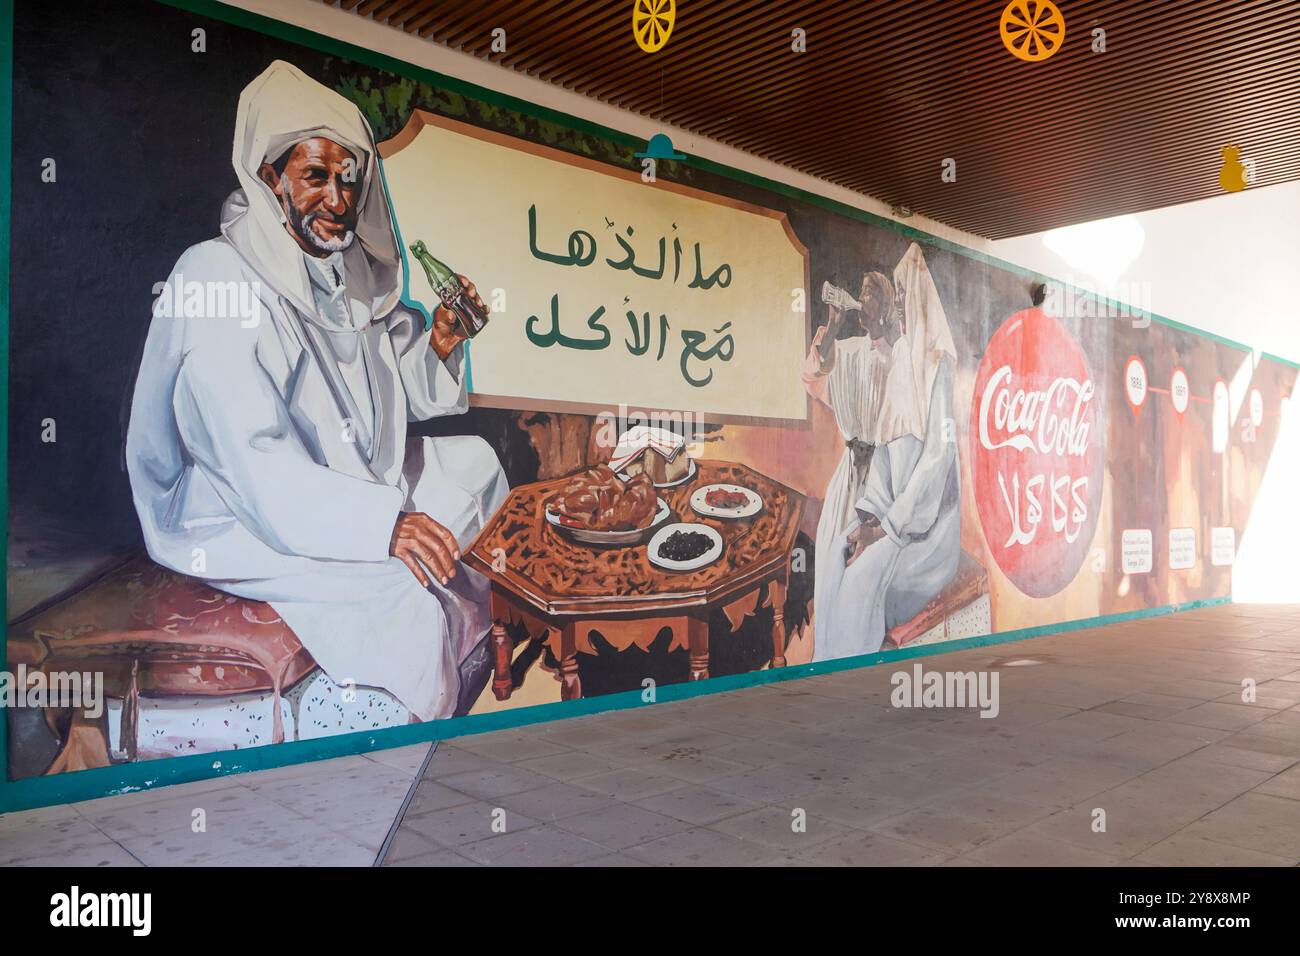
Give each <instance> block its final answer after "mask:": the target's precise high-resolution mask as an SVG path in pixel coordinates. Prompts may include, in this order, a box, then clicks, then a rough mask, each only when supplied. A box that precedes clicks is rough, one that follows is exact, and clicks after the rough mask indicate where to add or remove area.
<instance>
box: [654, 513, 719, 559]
mask: <svg viewBox="0 0 1300 956" xmlns="http://www.w3.org/2000/svg"><path fill="white" fill-rule="evenodd" d="M646 557H647V558H649V559H650V563H651V564H653V565H654V566H655V567H657V568H663V569H664V570H665V571H696V570H699V569H700V568H702V567H705V566H706V565H710V564H712V563H713V562H714V561H716V560H718V558H720V557H722V535H720V534H718V532H717V530H716V529H714V528H710V527H709V526H708V525H706V524H696V523H695V522H688V521H674V522H673V523H672V524H666V525H664V526H663V527H662V528H660V529H659V530H658V531H656V532H655V534H654V537H653V538H651V539H650V544H648V545H647V546H646Z"/></svg>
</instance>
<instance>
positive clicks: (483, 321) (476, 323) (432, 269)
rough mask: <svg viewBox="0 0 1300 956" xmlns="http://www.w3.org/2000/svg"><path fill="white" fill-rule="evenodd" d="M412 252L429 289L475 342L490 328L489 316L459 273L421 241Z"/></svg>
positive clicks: (412, 246) (467, 336) (417, 242)
mask: <svg viewBox="0 0 1300 956" xmlns="http://www.w3.org/2000/svg"><path fill="white" fill-rule="evenodd" d="M410 250H411V253H412V254H413V255H414V256H415V258H417V259H419V260H420V265H421V266H423V267H424V274H425V276H426V277H427V278H428V280H429V285H431V286H433V291H434V292H436V293H438V299H439V300H440V301H441V302H442V305H443V306H444V307H445V308H446V309H447V310H448V311H449V312H450V313H451V314H452V315H454V316H455V317H456V324H457V325H459V326H460V330H461V332H462V333H463V334H464V336H465V337H466V338H467V339H472V338H473V337H474V336H476V335H478V334H479V332H481V331H483V327H484V326H485V325H487V313H486V312H484V311H483V310H482V309H480V308H479V307H478V304H477V303H476V302H475V301H474V300H473V299H471V298H470V297H469V294H468V293H467V292H466V291H465V287H464V286H463V285H461V282H460V278H459V277H458V276H457V275H456V273H454V272H452V271H451V269H450V268H449V267H448V266H447V265H446V263H443V262H440V261H438V260H437V259H435V258H434V257H433V255H432V254H431V253H430V252H429V248H428V246H426V245H425V244H424V241H423V240H422V239H417V240H415V242H413V243H411V245H410Z"/></svg>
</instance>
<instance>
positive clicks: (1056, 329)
mask: <svg viewBox="0 0 1300 956" xmlns="http://www.w3.org/2000/svg"><path fill="white" fill-rule="evenodd" d="M1100 402H1101V398H1100V396H1099V395H1098V383H1097V382H1096V381H1095V380H1094V378H1093V376H1092V371H1091V369H1090V368H1089V365H1088V358H1087V356H1086V355H1085V354H1084V352H1083V349H1082V348H1081V347H1080V346H1079V343H1078V342H1076V341H1075V340H1074V338H1073V337H1072V336H1071V335H1070V333H1069V332H1067V331H1066V330H1065V328H1064V326H1062V325H1061V324H1060V323H1059V322H1058V321H1057V320H1056V319H1054V318H1052V317H1051V316H1049V315H1047V314H1046V313H1045V312H1043V310H1042V309H1026V310H1025V311H1023V312H1017V313H1016V314H1015V315H1013V316H1011V317H1010V318H1008V319H1007V320H1006V321H1005V322H1004V323H1002V325H1001V327H999V328H998V330H997V331H996V332H995V333H994V334H993V337H992V338H991V339H990V340H989V344H988V347H987V348H986V349H985V351H984V357H983V359H982V360H981V362H980V366H979V371H978V372H977V373H976V376H975V391H974V394H973V396H972V399H971V426H970V443H971V458H970V465H971V475H972V478H973V481H974V493H975V501H976V503H977V509H978V512H979V516H980V524H981V525H982V527H983V529H984V538H985V540H986V541H987V542H988V547H989V552H990V553H991V554H992V555H993V558H994V560H995V561H997V564H998V567H1000V568H1001V569H1002V571H1003V573H1005V574H1006V576H1007V577H1008V578H1010V579H1011V581H1012V583H1013V584H1015V586H1016V587H1017V588H1019V589H1020V590H1021V591H1023V592H1024V593H1025V594H1028V595H1030V596H1031V597H1047V596H1048V595H1051V594H1055V593H1056V592H1058V591H1060V590H1061V589H1062V588H1064V587H1065V586H1066V585H1067V584H1069V583H1070V581H1072V580H1073V579H1074V576H1075V574H1076V573H1077V572H1078V570H1079V568H1080V566H1081V565H1082V564H1083V561H1084V559H1085V558H1086V557H1087V555H1088V549H1089V547H1090V546H1091V543H1092V536H1093V532H1094V531H1095V530H1096V528H1097V515H1098V510H1099V509H1100V507H1101V500H1102V481H1103V473H1102V461H1103V458H1102V444H1103V441H1104V437H1105V436H1104V433H1103V427H1104V423H1103V421H1102V418H1101V410H1100Z"/></svg>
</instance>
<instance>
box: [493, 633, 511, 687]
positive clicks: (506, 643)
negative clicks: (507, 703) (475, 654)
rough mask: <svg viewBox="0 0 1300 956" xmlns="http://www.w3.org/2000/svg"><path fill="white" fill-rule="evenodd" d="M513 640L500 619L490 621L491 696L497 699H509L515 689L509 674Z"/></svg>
mask: <svg viewBox="0 0 1300 956" xmlns="http://www.w3.org/2000/svg"><path fill="white" fill-rule="evenodd" d="M513 650H514V642H513V641H512V640H510V634H509V633H508V632H507V631H506V625H505V623H504V622H503V621H501V620H500V619H497V620H495V621H493V622H492V696H494V697H495V698H496V699H497V700H509V699H510V695H511V694H512V693H513V692H514V689H515V680H514V677H512V676H511V674H510V659H511V652H512V651H513Z"/></svg>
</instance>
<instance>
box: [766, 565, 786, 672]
mask: <svg viewBox="0 0 1300 956" xmlns="http://www.w3.org/2000/svg"><path fill="white" fill-rule="evenodd" d="M785 592H786V583H785V582H784V581H782V580H780V579H776V580H773V581H772V583H771V584H769V585H768V586H767V603H768V605H769V606H770V607H771V608H772V666H773V667H785V641H786V633H785Z"/></svg>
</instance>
